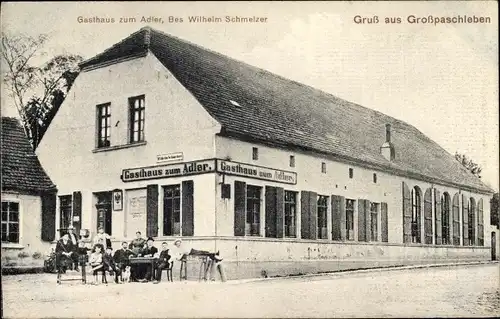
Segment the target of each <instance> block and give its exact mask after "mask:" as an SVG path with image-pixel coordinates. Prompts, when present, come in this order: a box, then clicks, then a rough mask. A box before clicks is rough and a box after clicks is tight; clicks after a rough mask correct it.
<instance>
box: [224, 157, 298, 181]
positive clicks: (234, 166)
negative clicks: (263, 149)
mask: <svg viewBox="0 0 500 319" xmlns="http://www.w3.org/2000/svg"><path fill="white" fill-rule="evenodd" d="M217 172H220V173H225V174H228V175H238V176H243V177H248V178H256V179H262V180H266V181H272V182H278V183H285V184H294V185H295V184H297V173H295V172H289V171H282V170H278V169H273V168H267V167H261V166H255V165H248V164H243V163H237V162H230V161H225V160H217Z"/></svg>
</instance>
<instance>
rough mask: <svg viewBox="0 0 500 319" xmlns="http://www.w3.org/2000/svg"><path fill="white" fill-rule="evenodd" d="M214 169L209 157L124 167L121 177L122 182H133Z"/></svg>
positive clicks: (199, 172)
mask: <svg viewBox="0 0 500 319" xmlns="http://www.w3.org/2000/svg"><path fill="white" fill-rule="evenodd" d="M214 171H215V159H211V160H201V161H194V162H187V163H179V164H169V165H158V166H149V167H139V168H129V169H124V170H123V171H122V175H121V179H122V181H124V182H135V181H142V180H148V179H155V178H167V177H179V176H186V175H195V174H204V173H210V172H214Z"/></svg>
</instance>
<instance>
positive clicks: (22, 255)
mask: <svg viewBox="0 0 500 319" xmlns="http://www.w3.org/2000/svg"><path fill="white" fill-rule="evenodd" d="M17 257H19V258H26V257H29V254H28V253H27V252H25V251H21V252H20V253H19V254H17Z"/></svg>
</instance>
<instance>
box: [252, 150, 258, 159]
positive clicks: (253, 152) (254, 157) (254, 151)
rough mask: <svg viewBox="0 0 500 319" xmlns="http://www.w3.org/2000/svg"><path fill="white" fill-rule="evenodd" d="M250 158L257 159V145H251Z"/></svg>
mask: <svg viewBox="0 0 500 319" xmlns="http://www.w3.org/2000/svg"><path fill="white" fill-rule="evenodd" d="M252 159H253V160H258V159H259V149H258V148H257V147H252Z"/></svg>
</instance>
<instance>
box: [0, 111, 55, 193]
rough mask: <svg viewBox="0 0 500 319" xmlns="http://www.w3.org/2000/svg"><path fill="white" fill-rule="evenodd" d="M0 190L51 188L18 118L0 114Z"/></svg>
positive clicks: (31, 191) (32, 190)
mask: <svg viewBox="0 0 500 319" xmlns="http://www.w3.org/2000/svg"><path fill="white" fill-rule="evenodd" d="M1 148H2V191H17V192H20V193H30V194H31V193H40V192H44V191H53V190H55V185H54V184H53V183H52V181H51V180H50V178H49V176H48V175H47V173H46V172H45V171H44V170H43V168H42V166H41V165H40V162H39V161H38V158H37V157H36V155H35V153H34V152H33V149H32V148H31V145H30V143H29V141H28V138H27V137H26V134H25V133H24V129H23V127H22V126H21V123H20V122H19V120H17V119H15V118H12V117H2V145H1Z"/></svg>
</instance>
